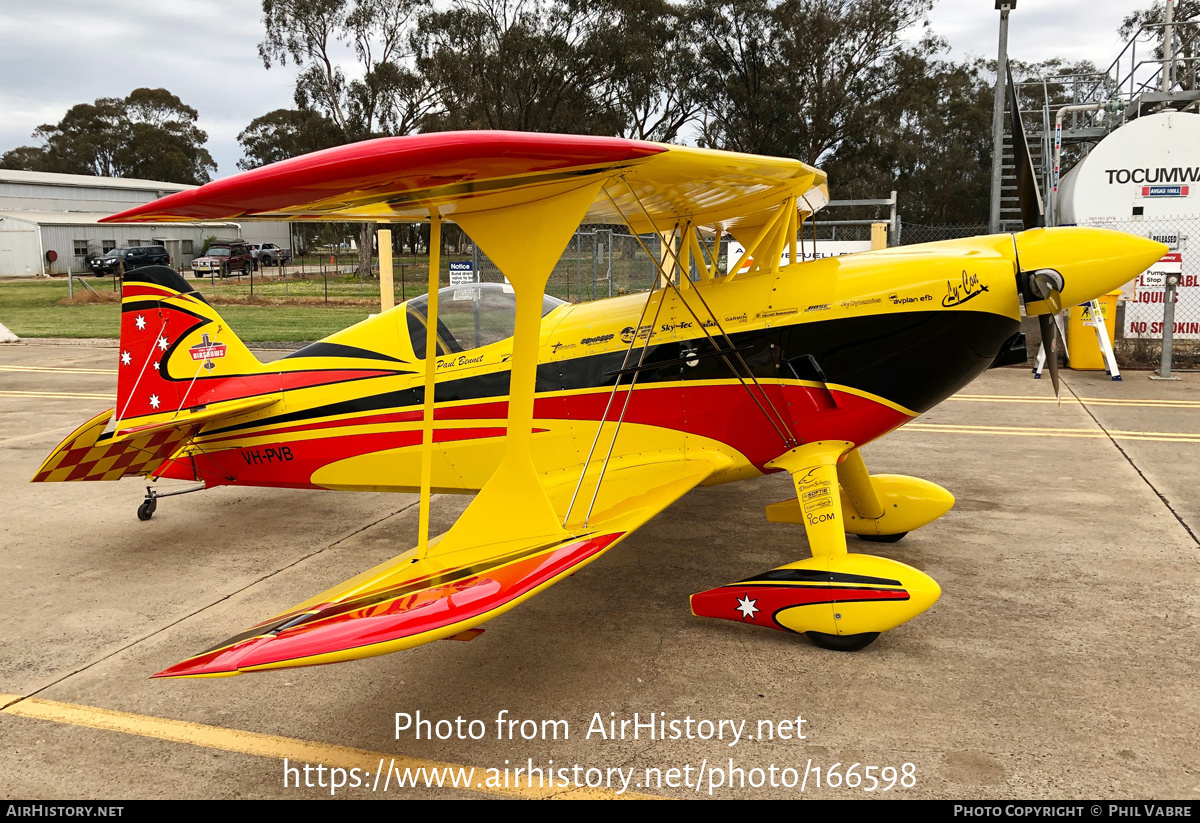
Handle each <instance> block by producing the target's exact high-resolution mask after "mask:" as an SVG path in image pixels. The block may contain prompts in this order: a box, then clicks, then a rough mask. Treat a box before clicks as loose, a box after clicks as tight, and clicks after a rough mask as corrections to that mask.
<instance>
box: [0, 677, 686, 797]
mask: <svg viewBox="0 0 1200 823" xmlns="http://www.w3.org/2000/svg"><path fill="white" fill-rule="evenodd" d="M0 706H4V709H3V710H0V711H2V713H3V714H11V715H14V716H16V717H25V718H30V719H33V720H48V721H50V722H52V723H65V724H66V725H69V726H82V727H84V728H88V729H100V730H103V731H108V732H119V733H121V734H131V735H137V736H138V737H150V738H154V739H155V740H166V741H169V742H172V743H185V744H187V745H190V746H200V747H203V748H206V749H219V750H220V751H226V752H236V753H238V754H249V755H253V756H255V757H268V758H273V759H275V760H283V759H285V758H286V759H287V760H288V765H289V766H291V765H293V764H297V765H299V766H300V767H301V769H303V766H304V764H305V763H311V764H313V765H316V764H318V763H321V764H324V765H326V766H333V767H340V768H343V769H347V770H349V769H359V770H360V771H363V772H370V774H371V777H370V781H371V783H374V778H375V775H376V773H377V772H378V771H379V768H380V763H381V762H382V763H383V768H384V770H385V773H384V774H381V775H379V777H380V780H379V783H378V787H380V788H381V787H382V786H384V782H385V778H386V770H387V769H389V768H396V769H399V770H400V773H401V774H403V773H404V770H405V769H412V770H416V769H425V770H426V773H428V772H429V770H430V769H443V770H444V769H463V768H465V769H468V770H469V769H470V768H471V767H470V766H463V765H461V764H458V763H443V762H440V761H437V760H425V759H422V758H419V757H406V756H404V755H398V754H385V753H384V752H373V751H369V750H367V749H354V748H350V747H349V746H338V745H335V744H332V743H318V742H315V741H312V740H300V739H298V738H295V737H279V736H278V735H273V734H261V733H259V732H247V731H242V730H241V729H227V728H225V727H223V726H209V725H206V724H204V723H191V722H189V721H187V720H171V719H168V718H165V717H151V716H149V715H143V714H131V713H129V712H118V711H113V710H112V709H101V708H97V707H95V706H81V705H78V704H75V703H59V702H58V701H56V700H44V699H42V698H40V697H29V698H26V699H24V700H22V699H21V696H20V695H15V694H0ZM518 765H519V764H518ZM556 765H557V764H556ZM510 768H511V767H510ZM486 772H487V769H485V768H479V767H476V768H475V776H474V781H475V782H476V783H480V784H482V783H484V782H485V781H486V779H487V778H486ZM511 774H512V773H511V771H510V772H509V775H510V779H511ZM501 777H502V778H503V772H502V773H501ZM395 779H396V778H395V775H394V774H393V775H392V787H390V788H389V790H388V793H389V794H390V793H391V792H393V791H395V792H397V793H399V792H402V791H411V790H412V787H405V788H404V789H403V790H400V789H395V788H394V787H395ZM280 780H281V781H282V770H281V773H280ZM445 783H446V787H448V788H453V786H451V785H450V783H451V781H450V780H449V778H446V780H445ZM370 788H371V787H370V784H368V785H367V786H362V787H358V788H357V789H353V790H352V789H349V788H346V789H343V791H344V792H345V791H358V792H363V791H370ZM420 788H424V786H423V785H422V786H421V787H420ZM435 788H436V784H435ZM459 788H460V789H464V790H466V791H471V792H476V793H479V794H488V795H501V796H504V797H517V798H523V799H527V800H545V799H551V798H554V799H563V800H662V799H665V798H660V797H656V796H655V795H647V794H636V793H634V792H625V794H617V793H616V791H613V790H610V789H589V788H587V787H584V788H577V787H573V786H572V787H568V788H566V789H563V788H538V787H537V786H533V787H522V788H516V787H503V786H497V787H490V788H488V787H484V786H483V785H480V786H471V787H469V788H467V787H459ZM371 794H372V795H373V796H376V797H381V798H382V797H386V796H387V795H385V794H384V793H383V792H382V791H376V792H372V793H371ZM359 796H362V795H359Z"/></svg>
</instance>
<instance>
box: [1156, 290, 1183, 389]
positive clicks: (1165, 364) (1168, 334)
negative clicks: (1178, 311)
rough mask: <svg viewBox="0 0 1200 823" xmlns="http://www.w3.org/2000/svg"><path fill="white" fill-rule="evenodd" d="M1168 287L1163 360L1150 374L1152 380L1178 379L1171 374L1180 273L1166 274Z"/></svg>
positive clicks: (1165, 306) (1164, 307) (1164, 321)
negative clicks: (1156, 369)
mask: <svg viewBox="0 0 1200 823" xmlns="http://www.w3.org/2000/svg"><path fill="white" fill-rule="evenodd" d="M1166 281H1167V284H1166V285H1167V288H1166V292H1165V293H1164V294H1163V338H1162V360H1161V361H1160V362H1159V366H1158V371H1157V372H1152V373H1151V374H1150V379H1151V380H1178V379H1179V378H1178V377H1172V376H1171V347H1172V344H1173V343H1174V337H1175V289H1176V288H1177V287H1178V286H1179V275H1178V274H1175V273H1174V272H1172V273H1171V274H1168V275H1167V276H1166Z"/></svg>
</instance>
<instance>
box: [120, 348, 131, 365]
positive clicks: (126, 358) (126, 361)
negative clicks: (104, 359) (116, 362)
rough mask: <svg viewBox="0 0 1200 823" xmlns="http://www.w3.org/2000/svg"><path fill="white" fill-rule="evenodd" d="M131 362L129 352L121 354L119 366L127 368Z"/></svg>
mask: <svg viewBox="0 0 1200 823" xmlns="http://www.w3.org/2000/svg"><path fill="white" fill-rule="evenodd" d="M131 362H133V358H132V357H130V356H129V352H127V351H123V352H121V365H122V366H128V365H129V364H130V363H131Z"/></svg>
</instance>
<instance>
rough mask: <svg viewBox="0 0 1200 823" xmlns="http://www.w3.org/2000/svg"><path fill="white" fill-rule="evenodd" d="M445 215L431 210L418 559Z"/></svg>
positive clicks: (425, 546)
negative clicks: (443, 219)
mask: <svg viewBox="0 0 1200 823" xmlns="http://www.w3.org/2000/svg"><path fill="white" fill-rule="evenodd" d="M441 254H442V216H441V214H440V213H439V212H438V210H437V209H436V208H433V209H430V210H429V306H428V308H427V309H426V310H425V327H426V328H427V329H428V331H427V332H426V333H425V402H424V404H423V408H422V410H421V508H420V526H419V529H418V532H417V541H418V542H417V557H419V558H421V559H424V558H425V556H426V555H428V554H429V499H430V497H431V496H432V489H433V402H434V395H435V394H436V393H437V391H436V390H437V339H438V336H437V327H438V325H437V324H438V285H439V276H440V274H441V270H442V259H441Z"/></svg>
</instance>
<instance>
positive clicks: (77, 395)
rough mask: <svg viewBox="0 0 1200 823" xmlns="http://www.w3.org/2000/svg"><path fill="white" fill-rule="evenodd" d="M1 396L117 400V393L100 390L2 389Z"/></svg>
mask: <svg viewBox="0 0 1200 823" xmlns="http://www.w3.org/2000/svg"><path fill="white" fill-rule="evenodd" d="M0 397H41V398H45V399H55V398H57V399H60V400H109V401H115V400H116V397H115V395H112V394H108V393H104V394H101V393H99V392H62V391H20V390H13V391H0Z"/></svg>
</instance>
